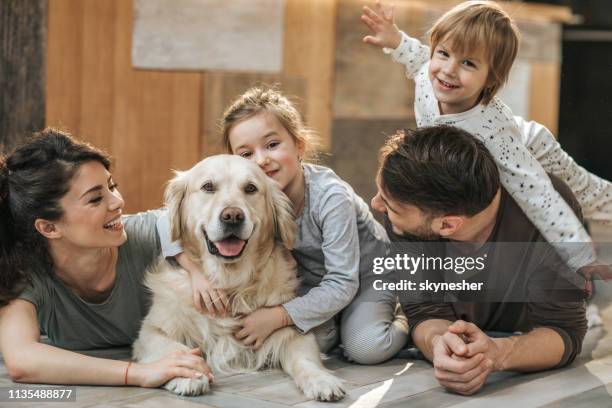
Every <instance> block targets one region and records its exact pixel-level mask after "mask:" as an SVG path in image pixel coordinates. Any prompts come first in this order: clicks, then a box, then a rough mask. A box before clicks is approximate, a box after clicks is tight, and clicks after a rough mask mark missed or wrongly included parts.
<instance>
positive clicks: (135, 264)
mask: <svg viewBox="0 0 612 408" xmlns="http://www.w3.org/2000/svg"><path fill="white" fill-rule="evenodd" d="M109 168H110V161H109V158H108V157H107V156H106V155H105V154H104V153H102V152H101V151H99V150H97V149H95V148H93V147H92V146H89V145H87V144H84V143H81V142H78V141H76V140H74V139H72V138H71V137H70V135H68V134H66V133H62V132H60V131H57V130H54V129H46V130H44V131H43V132H41V133H40V134H38V135H36V136H35V137H34V138H32V139H31V140H29V141H27V142H26V143H25V144H23V145H22V146H21V147H19V148H17V149H16V150H15V151H14V153H12V154H11V155H9V156H8V157H6V158H0V271H1V274H0V305H2V306H4V307H2V309H0V349H1V350H2V355H3V357H4V362H5V364H6V366H7V368H8V371H9V375H10V377H11V378H12V379H13V381H17V382H28V383H46V384H97V385H139V386H142V387H158V386H160V385H162V384H164V383H166V382H167V381H169V380H171V379H173V378H174V377H188V378H191V377H200V376H202V375H209V376H210V372H209V370H208V367H207V366H206V363H205V361H204V359H203V358H202V357H201V356H200V355H199V354H200V351H199V350H198V349H194V350H191V352H190V353H176V354H173V355H169V356H167V357H165V358H163V359H160V360H158V361H155V362H153V363H149V364H136V363H135V364H132V363H128V362H125V361H116V360H108V359H102V358H94V357H89V356H85V355H82V354H79V353H76V352H74V351H70V350H87V349H93V348H108V347H113V346H128V345H131V344H132V342H133V341H134V340H135V339H136V335H137V334H138V330H139V327H140V322H141V321H142V319H143V318H144V316H145V314H146V312H147V308H148V301H149V295H148V293H147V291H146V290H145V288H144V286H143V284H142V280H143V275H144V271H145V270H146V268H147V266H148V265H150V264H151V263H153V262H155V261H156V258H157V256H158V254H159V251H160V249H159V239H158V237H157V234H156V231H155V222H156V218H157V213H156V212H146V213H142V214H136V215H132V216H122V209H123V205H124V202H123V199H122V198H121V194H120V193H119V191H118V190H117V184H115V182H114V181H113V178H112V175H111V173H110V172H109ZM41 331H42V332H44V333H45V334H46V335H47V336H48V337H49V340H50V341H51V343H52V345H48V344H43V343H41V342H40V334H41Z"/></svg>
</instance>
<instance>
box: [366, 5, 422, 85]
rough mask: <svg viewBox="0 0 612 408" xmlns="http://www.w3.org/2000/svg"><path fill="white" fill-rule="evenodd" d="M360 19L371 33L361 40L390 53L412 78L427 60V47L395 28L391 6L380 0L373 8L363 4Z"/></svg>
mask: <svg viewBox="0 0 612 408" xmlns="http://www.w3.org/2000/svg"><path fill="white" fill-rule="evenodd" d="M361 21H363V23H364V24H365V25H366V26H367V27H368V28H369V30H370V31H371V33H372V35H368V36H365V37H364V38H363V42H365V43H367V44H372V45H376V46H379V47H381V48H383V51H384V52H385V53H387V54H391V57H392V58H393V60H394V61H395V62H399V63H400V64H403V65H404V66H405V68H406V75H407V76H408V77H409V78H414V77H415V76H416V74H417V72H418V71H419V69H420V68H421V67H422V66H423V64H425V63H427V62H428V61H429V57H430V50H429V47H428V46H426V45H423V44H421V42H420V41H419V40H417V39H415V38H411V37H409V36H408V35H406V33H404V32H403V31H400V30H399V29H398V28H397V26H396V25H395V19H394V17H393V7H391V8H386V7H384V6H382V4H381V3H380V1H377V2H376V5H375V6H374V10H372V9H371V8H369V7H368V6H364V7H363V14H362V15H361Z"/></svg>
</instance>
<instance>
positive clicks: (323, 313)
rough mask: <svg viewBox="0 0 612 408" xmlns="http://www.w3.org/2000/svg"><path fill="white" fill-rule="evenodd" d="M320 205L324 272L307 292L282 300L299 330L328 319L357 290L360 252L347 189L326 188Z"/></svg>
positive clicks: (353, 212)
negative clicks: (291, 298)
mask: <svg viewBox="0 0 612 408" xmlns="http://www.w3.org/2000/svg"><path fill="white" fill-rule="evenodd" d="M320 208H321V210H320V216H319V221H320V224H319V227H320V230H321V235H322V243H321V250H322V251H323V255H324V265H322V266H323V268H324V270H325V275H324V276H323V277H322V279H321V281H320V282H319V284H318V285H317V286H315V287H313V288H312V289H310V290H309V291H308V293H306V294H305V295H303V296H300V297H297V298H295V299H293V300H291V301H289V302H287V303H285V304H284V308H285V310H286V311H287V312H288V313H289V316H290V317H291V320H292V321H293V323H294V324H295V325H296V327H297V328H298V329H299V330H300V331H302V332H308V331H310V330H311V329H313V328H315V327H317V326H319V325H321V324H323V323H324V322H326V321H327V320H329V319H331V318H332V317H333V316H335V315H336V314H337V313H338V312H340V311H341V310H342V309H344V308H345V307H346V306H347V305H348V304H349V303H350V302H351V300H352V299H353V298H354V297H355V294H356V293H357V291H358V290H359V263H360V258H361V256H360V255H361V254H360V250H359V235H358V230H357V214H356V209H355V206H354V203H353V201H352V196H351V193H350V192H349V191H346V190H344V187H341V188H340V187H339V188H336V189H334V190H332V191H328V192H327V193H325V195H324V196H323V198H322V199H321V204H320ZM302 235H304V236H305V235H307V234H304V233H303V234H302Z"/></svg>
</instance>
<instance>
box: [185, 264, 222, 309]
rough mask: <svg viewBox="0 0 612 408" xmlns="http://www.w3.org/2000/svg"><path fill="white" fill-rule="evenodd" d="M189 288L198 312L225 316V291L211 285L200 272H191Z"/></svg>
mask: <svg viewBox="0 0 612 408" xmlns="http://www.w3.org/2000/svg"><path fill="white" fill-rule="evenodd" d="M191 289H192V290H193V303H194V304H195V307H196V309H197V310H198V312H200V313H205V312H208V313H209V314H210V315H211V316H212V317H215V316H217V315H219V316H225V312H226V309H227V305H228V303H229V300H228V298H227V295H226V293H225V291H224V290H223V289H217V288H215V287H213V286H212V284H211V283H210V282H209V281H208V279H206V278H205V277H204V274H203V273H202V272H195V273H191Z"/></svg>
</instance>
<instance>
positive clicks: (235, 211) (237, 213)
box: [219, 207, 244, 224]
mask: <svg viewBox="0 0 612 408" xmlns="http://www.w3.org/2000/svg"><path fill="white" fill-rule="evenodd" d="M219 218H221V222H223V223H225V224H241V223H242V222H243V221H244V213H243V212H242V210H241V209H240V208H236V207H227V208H226V209H224V210H223V211H222V212H221V216H220V217H219Z"/></svg>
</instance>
